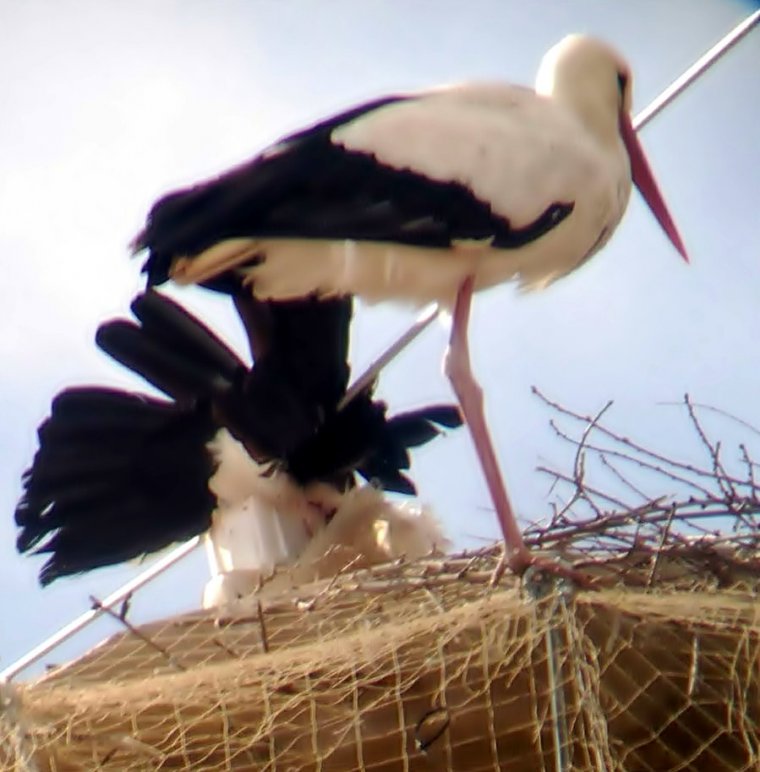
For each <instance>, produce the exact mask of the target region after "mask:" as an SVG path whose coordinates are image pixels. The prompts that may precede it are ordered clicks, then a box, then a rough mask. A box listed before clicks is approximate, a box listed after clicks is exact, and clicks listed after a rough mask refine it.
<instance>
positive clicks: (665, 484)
mask: <svg viewBox="0 0 760 772" xmlns="http://www.w3.org/2000/svg"><path fill="white" fill-rule="evenodd" d="M534 393H535V394H536V395H537V396H538V397H539V399H541V400H542V401H543V402H544V403H545V404H546V405H547V406H548V407H549V408H550V409H551V410H552V411H554V413H555V414H556V415H555V417H554V418H553V419H552V420H551V422H550V425H551V427H552V429H553V431H554V433H555V434H556V436H557V437H558V438H559V439H560V440H561V441H562V443H563V444H565V445H566V446H568V447H569V448H571V449H572V451H573V460H572V464H571V471H569V472H568V471H563V470H562V469H558V468H554V467H551V466H548V465H542V466H540V467H539V471H540V472H541V473H543V474H546V475H548V476H549V477H550V478H551V481H552V492H553V493H554V495H555V497H556V500H555V501H554V502H553V503H552V512H551V515H550V517H549V518H548V520H547V521H542V522H541V523H535V524H533V525H531V526H530V527H529V528H528V529H527V530H526V532H525V540H526V543H527V544H528V546H530V547H531V548H533V549H536V550H547V551H551V552H556V553H557V554H559V555H560V556H561V557H562V558H564V559H565V560H567V561H568V562H570V563H571V564H572V565H573V567H574V568H577V569H589V570H591V572H592V573H600V572H601V573H603V574H605V575H607V576H608V577H617V578H620V579H621V580H623V581H624V583H633V584H642V583H643V584H644V585H645V586H653V585H655V584H660V583H662V582H663V581H665V582H666V583H667V582H668V581H673V580H677V579H679V578H683V579H684V580H688V581H689V582H692V583H693V582H694V580H695V577H697V576H700V575H701V581H702V582H703V586H705V587H708V586H712V587H716V588H719V587H733V586H736V585H737V584H740V583H745V582H750V583H753V584H754V582H755V581H756V580H757V579H758V578H760V550H759V548H760V487H758V482H757V480H756V473H757V469H758V464H757V462H755V461H754V460H753V459H752V457H751V455H750V451H749V450H748V446H747V444H746V443H742V442H740V443H738V446H737V448H736V449H735V450H736V452H734V453H732V454H731V455H732V458H731V461H730V462H729V461H728V460H726V459H727V456H729V453H727V452H726V450H725V448H724V447H723V445H722V444H721V442H716V441H713V440H711V439H710V438H709V436H708V433H707V431H706V429H705V427H704V425H703V423H702V421H701V420H700V418H699V415H698V409H697V406H695V404H694V403H693V402H692V400H691V399H690V398H689V396H688V395H686V396H685V397H684V401H683V405H684V409H685V411H686V414H687V417H688V421H689V424H690V426H691V428H692V430H693V433H694V436H695V438H696V441H697V444H698V447H700V448H702V449H703V451H704V455H705V456H706V457H707V459H708V464H702V465H700V464H699V463H694V462H689V461H684V460H681V459H678V458H672V457H670V456H668V455H667V454H665V453H662V452H658V451H656V450H653V449H650V448H647V447H645V446H644V445H643V444H641V443H638V442H636V441H634V440H632V439H630V438H629V437H627V436H625V435H624V434H622V433H621V432H619V431H616V430H614V429H613V428H611V427H610V426H609V425H608V424H607V423H605V422H604V421H603V419H604V418H605V417H606V416H607V414H608V412H609V410H610V408H611V406H612V402H608V403H607V404H605V405H604V407H603V408H602V409H601V410H599V411H598V412H597V413H596V414H595V415H582V414H580V413H577V412H575V411H573V410H570V409H568V408H566V407H564V406H562V405H560V404H558V403H557V402H554V401H552V400H550V399H549V398H547V397H546V396H545V395H543V394H542V393H541V392H540V391H539V390H538V389H535V388H534ZM701 407H702V409H706V410H713V411H714V410H715V409H714V408H704V406H701ZM715 412H719V411H715ZM745 426H746V425H745ZM747 428H748V429H749V430H751V431H756V430H754V429H753V428H752V427H747ZM735 467H738V468H735ZM592 477H593V478H603V479H606V480H608V481H610V480H611V481H612V483H611V484H610V483H609V482H608V483H607V484H604V483H601V484H600V483H599V482H594V481H592ZM650 491H656V493H654V492H650ZM663 491H666V493H663ZM647 567H648V568H647Z"/></svg>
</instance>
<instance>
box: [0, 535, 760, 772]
mask: <svg viewBox="0 0 760 772" xmlns="http://www.w3.org/2000/svg"><path fill="white" fill-rule="evenodd" d="M498 569H499V553H498V551H497V550H484V551H481V552H479V553H476V554H464V555H460V556H455V557H448V558H441V559H428V560H422V561H417V562H414V563H404V562H401V563H398V564H395V565H387V566H380V567H377V568H375V569H370V570H365V571H361V572H357V573H354V574H345V575H341V576H338V577H337V578H336V579H334V580H332V581H329V582H322V583H320V584H315V585H311V586H309V587H303V588H299V589H298V590H297V591H294V592H291V593H288V594H287V595H285V596H282V597H279V598H274V599H270V600H268V601H266V602H262V603H258V602H256V601H250V602H249V603H247V604H245V605H241V606H239V607H237V608H236V609H234V611H227V612H224V613H221V612H217V613H216V614H214V613H209V612H203V613H193V614H188V615H184V616H179V617H174V618H171V619H168V620H163V621H160V622H154V623H151V624H148V625H144V626H142V627H140V628H136V629H132V630H130V629H126V630H125V631H124V632H122V633H119V634H117V635H115V636H113V637H112V638H111V639H109V640H108V641H106V642H105V643H103V644H102V645H100V646H99V647H96V648H95V649H93V650H92V651H90V652H89V653H88V654H86V655H85V656H83V657H81V658H80V659H78V660H76V661H74V662H72V663H70V664H69V665H67V666H64V667H62V668H59V669H58V670H56V671H55V672H53V673H50V674H48V675H47V676H46V677H44V678H42V679H41V680H39V681H38V682H36V683H31V684H28V685H21V686H14V687H10V686H7V687H5V691H4V692H3V695H2V698H3V706H4V707H3V711H2V714H0V715H1V716H2V723H0V727H1V728H0V740H1V742H0V748H2V750H0V760H1V761H2V764H3V769H17V770H59V771H63V770H89V769H103V770H153V769H156V770H168V769H192V770H223V769H253V770H258V769H261V770H296V769H297V770H336V772H338V771H342V770H347V771H348V770H378V771H379V770H494V769H506V770H526V771H527V770H531V771H533V770H540V769H549V770H551V769H574V770H658V771H660V770H679V769H682V770H687V769H695V770H732V771H733V770H757V769H760V613H759V612H758V605H757V602H756V600H755V588H754V587H752V586H749V585H745V586H743V587H736V588H734V589H732V590H720V591H718V590H716V589H715V588H714V587H703V589H700V587H701V586H702V585H700V583H699V582H698V581H695V580H694V574H692V575H691V576H692V578H691V580H690V582H691V584H690V587H689V588H688V589H686V588H685V586H684V584H683V582H684V581H685V580H684V578H683V575H681V574H678V572H675V573H676V574H678V575H679V577H680V578H679V580H678V581H674V582H668V583H666V582H661V583H660V584H659V586H658V587H657V588H656V589H654V588H652V587H649V588H647V589H641V588H635V587H631V586H627V587H626V586H618V587H616V588H608V589H604V590H601V591H596V592H590V591H589V592H585V591H572V592H570V591H562V590H561V588H559V589H558V588H557V587H556V586H554V585H553V584H550V585H548V586H547V587H544V588H541V586H540V584H539V585H537V586H538V590H537V591H536V592H535V593H533V594H529V593H527V591H526V590H525V589H524V588H522V589H521V588H519V587H517V586H516V585H515V582H514V580H513V579H512V578H510V577H509V576H508V575H506V576H501V572H500V571H499V570H498Z"/></svg>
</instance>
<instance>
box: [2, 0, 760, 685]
mask: <svg viewBox="0 0 760 772" xmlns="http://www.w3.org/2000/svg"><path fill="white" fill-rule="evenodd" d="M758 22H760V11H755V12H754V13H752V14H751V15H750V16H748V17H747V18H746V19H745V20H744V21H743V22H741V23H740V24H738V25H737V26H736V27H734V29H733V30H731V32H729V33H728V34H727V35H726V36H725V37H723V38H722V39H721V40H720V41H718V42H717V43H716V44H715V45H714V46H713V47H712V48H710V50H709V51H707V53H705V54H704V55H703V56H701V57H700V58H699V59H698V60H697V61H696V62H695V63H694V64H693V65H692V66H691V67H689V68H688V69H687V70H686V71H685V72H684V73H683V74H682V75H680V76H679V77H678V78H676V79H675V80H674V81H673V82H672V83H671V84H670V85H669V86H668V87H667V88H666V89H665V90H664V91H663V92H662V93H661V94H660V95H659V96H658V97H657V98H656V99H654V100H653V101H652V102H651V103H650V104H649V105H648V106H647V107H645V108H644V109H643V110H642V111H641V112H640V113H639V114H638V115H637V116H636V117H635V118H634V120H633V126H634V128H635V129H637V130H640V129H642V128H644V126H646V125H647V124H648V123H649V122H650V121H651V120H652V119H653V118H654V117H655V116H657V115H658V114H659V113H660V112H661V111H662V110H663V109H664V108H665V107H667V105H669V104H670V103H671V102H672V101H673V100H674V99H675V98H676V97H677V96H678V95H679V94H681V93H682V92H683V91H684V90H685V89H686V88H687V87H688V86H690V85H691V84H692V83H693V82H694V81H695V80H697V79H698V78H699V77H701V76H702V75H703V74H704V73H705V72H707V70H708V69H709V68H710V67H712V65H714V64H715V63H716V62H717V61H718V60H719V59H720V58H721V57H722V56H723V55H724V54H726V53H727V52H728V51H729V50H730V49H731V48H733V46H734V45H736V43H738V42H739V41H740V40H741V39H742V38H743V37H744V36H745V35H747V34H748V33H749V32H750V31H751V30H752V29H753V28H754V27H755V26H756V25H757V24H758ZM438 313H439V309H438V307H437V306H429V307H428V308H426V309H425V310H424V311H423V312H422V313H421V314H420V316H419V317H418V318H417V320H416V321H415V322H414V324H413V325H412V326H411V327H410V328H409V329H408V330H407V331H406V332H404V334H403V335H401V336H400V337H399V338H398V340H396V341H394V343H392V344H391V345H390V346H389V347H388V348H387V349H386V350H385V351H384V352H383V353H382V354H381V355H380V356H379V357H377V359H375V360H374V361H373V362H372V363H371V364H370V366H369V367H368V368H367V370H365V371H364V372H363V373H362V375H361V376H359V378H358V379H357V380H356V381H354V383H353V384H352V385H351V386H350V388H349V390H348V392H347V393H346V396H345V397H344V398H343V401H342V402H341V404H340V407H341V408H342V407H344V406H345V404H347V403H348V402H349V401H350V400H351V399H353V397H354V396H356V394H358V393H359V392H360V391H361V390H362V389H363V388H365V387H366V386H367V385H368V384H369V383H371V382H372V381H373V380H374V379H375V378H376V377H377V376H378V374H379V373H380V371H381V370H382V369H383V368H384V367H385V366H386V365H387V364H389V363H390V362H391V361H392V360H393V359H395V357H397V356H398V355H399V354H400V353H401V352H402V351H403V350H404V349H405V348H406V347H407V346H408V345H409V344H410V343H411V342H412V341H414V340H415V339H416V338H417V337H418V336H419V335H420V334H421V333H422V331H423V330H424V329H425V328H426V327H428V326H429V325H430V324H431V323H432V321H433V320H434V319H436V318H437V316H438ZM199 543H200V537H199V536H195V537H193V538H192V539H190V541H188V542H185V544H182V545H180V546H179V547H177V548H176V549H174V550H172V551H171V552H169V553H168V554H167V555H165V556H164V557H163V558H161V559H160V560H157V561H156V562H155V563H154V564H153V565H152V566H150V568H148V569H146V570H145V571H143V572H142V573H141V574H138V575H137V576H136V577H135V578H134V579H132V580H130V581H129V582H127V583H126V584H124V585H122V587H120V588H119V589H118V590H116V591H115V592H113V593H112V594H111V595H109V596H108V597H107V598H106V599H105V600H104V601H103V602H102V604H101V605H100V607H99V608H96V609H90V610H89V611H86V612H85V613H84V614H81V615H80V616H78V617H77V618H76V619H75V620H74V621H72V622H70V623H69V624H68V625H66V626H65V627H62V628H61V629H60V630H58V632H56V633H54V634H53V635H51V636H50V637H49V638H47V639H45V640H44V641H43V642H42V643H40V644H39V645H38V646H35V647H34V648H33V649H31V650H30V651H29V652H27V653H26V654H25V655H24V656H23V657H20V658H19V659H17V660H16V661H15V662H13V663H12V664H11V665H9V666H8V667H7V668H5V670H3V671H0V682H2V681H10V680H11V679H13V678H15V677H16V676H17V675H18V674H19V673H20V672H22V671H23V670H25V669H26V668H27V667H29V666H30V665H32V664H34V663H35V662H37V661H38V660H39V659H41V658H42V657H44V656H45V655H46V654H48V653H49V652H50V651H52V650H53V649H54V648H55V647H56V646H58V645H59V644H61V643H63V642H64V641H66V640H68V639H69V638H70V637H71V636H72V635H75V634H76V633H78V632H79V631H80V630H82V629H83V628H84V627H86V626H87V625H88V624H90V622H92V621H93V620H94V619H96V618H97V617H99V616H100V615H101V614H103V613H105V611H106V610H107V609H110V608H112V607H113V606H115V605H117V604H118V603H121V602H122V601H123V600H125V599H126V598H127V597H128V596H129V595H131V594H132V593H133V592H134V591H135V590H138V589H139V588H141V587H143V586H144V585H146V584H148V583H149V582H150V581H152V580H153V579H154V578H155V577H156V576H159V575H160V574H162V573H163V572H164V571H166V570H167V569H168V568H170V567H171V566H172V565H174V564H175V563H177V562H178V561H180V560H182V559H183V558H184V557H186V556H187V555H189V554H190V553H191V552H192V551H193V550H194V549H195V548H196V547H197V546H198V544H199Z"/></svg>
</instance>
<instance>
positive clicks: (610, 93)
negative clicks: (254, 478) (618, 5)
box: [134, 35, 686, 571]
mask: <svg viewBox="0 0 760 772" xmlns="http://www.w3.org/2000/svg"><path fill="white" fill-rule="evenodd" d="M630 109H631V75H630V70H629V68H628V65H627V64H626V63H625V62H624V61H623V60H622V59H621V58H620V56H618V54H617V53H615V52H614V51H613V50H612V49H611V48H610V47H609V46H607V45H606V44H604V43H602V42H600V41H597V40H594V39H591V38H588V37H583V36H578V35H573V36H570V37H568V38H566V39H564V40H563V41H561V42H560V43H559V44H558V45H556V46H555V47H554V48H552V49H551V50H550V51H549V52H548V53H547V54H546V55H545V57H544V59H543V61H542V63H541V66H540V69H539V72H538V77H537V82H536V88H535V91H534V90H530V89H528V88H524V87H521V86H514V85H507V84H500V83H490V84H464V85H456V86H447V87H442V88H437V89H433V90H430V91H424V92H420V93H416V94H410V95H403V96H392V97H388V98H384V99H379V100H376V101H374V102H371V103H368V104H365V105H362V106H359V107H356V108H354V109H352V110H349V111H347V112H344V113H342V114H341V115H338V116H335V117H332V118H329V119H327V120H325V121H322V122H321V123H319V124H317V125H315V126H313V127H311V128H308V129H305V130H303V131H301V132H298V133H296V134H293V135H292V136H289V137H287V138H285V139H283V140H282V141H280V142H278V143H277V144H275V145H273V146H272V147H270V148H268V149H267V150H265V151H264V152H262V153H261V154H259V155H258V156H256V157H255V158H253V159H252V160H251V161H249V162H248V163H246V164H244V165H242V166H240V167H237V168H235V169H233V170H231V171H229V172H227V173H225V174H223V175H222V176H220V177H218V178H216V179H213V180H210V181H208V182H205V183H203V184H200V185H197V186H195V187H192V188H189V189H187V190H183V191H179V192H176V193H173V194H170V195H168V196H166V197H165V198H163V199H162V200H160V201H159V202H158V203H157V204H156V205H155V206H154V207H153V209H152V211H151V213H150V216H149V219H148V223H147V225H146V228H145V230H144V231H143V232H142V233H140V234H139V235H138V236H137V238H136V239H135V242H134V247H135V249H136V250H140V249H147V250H148V251H149V255H148V259H147V262H146V263H145V266H144V270H145V271H146V272H147V273H148V280H149V283H151V284H157V283H161V282H163V281H165V280H167V279H168V278H172V279H174V280H175V281H177V282H179V283H183V284H186V283H201V284H204V285H206V286H209V287H212V288H217V289H220V288H221V289H225V288H228V287H229V286H236V287H238V288H239V287H240V286H241V285H244V286H247V287H249V288H250V292H252V293H253V295H254V296H255V297H257V298H266V299H271V300H275V301H276V300H285V299H292V298H301V297H306V296H310V295H314V294H317V295H319V296H323V297H331V296H337V295H345V294H352V295H353V294H356V295H359V296H361V297H363V298H364V299H365V300H368V301H371V302H372V301H380V300H406V301H411V302H413V303H417V304H421V303H425V302H429V301H437V302H439V303H441V304H444V305H448V306H450V307H453V309H454V311H453V323H452V330H451V337H450V346H449V355H448V358H447V374H448V376H449V378H450V380H451V382H452V385H453V388H454V390H455V392H456V394H457V396H458V398H459V401H460V404H461V406H462V411H463V413H464V416H465V418H466V421H467V423H468V425H469V427H470V430H471V433H472V436H473V440H474V442H475V446H476V449H477V452H478V455H479V457H480V461H481V464H482V466H483V471H484V474H485V477H486V481H487V483H488V486H489V490H490V492H491V496H492V498H493V501H494V505H495V508H496V511H497V514H498V517H499V521H500V524H501V527H502V530H503V533H504V538H505V542H506V545H507V547H508V550H509V555H510V565H511V566H512V567H513V568H514V569H515V570H518V571H521V570H523V569H524V568H525V567H526V566H527V565H529V564H530V563H531V562H532V556H531V555H530V554H529V552H528V550H527V549H526V548H525V546H524V543H523V540H522V537H521V534H520V531H519V528H518V526H517V523H516V520H515V517H514V514H513V511H512V508H511V506H510V503H509V499H508V497H507V493H506V489H505V487H504V484H503V482H502V478H501V475H500V472H499V469H498V464H497V462H496V457H495V454H494V451H493V447H492V443H491V440H490V438H489V434H488V430H487V425H486V421H485V417H484V414H483V404H482V393H481V391H480V388H479V386H478V385H477V383H476V381H475V380H474V378H473V376H472V374H471V372H470V365H469V352H468V345H467V326H468V319H469V311H470V304H471V299H472V293H473V291H474V290H480V289H485V288H487V287H491V286H494V285H497V284H499V283H501V282H505V281H509V280H516V281H518V282H519V283H520V284H521V286H523V287H528V288H538V287H543V286H546V285H547V284H549V283H550V282H552V281H554V280H556V279H558V278H560V277H561V276H563V275H565V274H567V273H569V272H570V271H572V270H574V269H575V268H577V267H579V266H580V265H581V264H583V263H584V262H585V261H586V260H587V259H588V258H589V257H591V256H592V255H593V254H595V253H596V252H597V251H598V250H599V249H600V248H601V247H602V246H603V245H604V244H606V243H607V241H608V240H609V238H610V237H611V235H612V233H613V231H614V230H615V228H616V227H617V225H618V223H619V222H620V220H621V218H622V216H623V213H624V212H625V208H626V206H627V203H628V199H629V196H630V191H631V182H632V181H633V182H634V183H635V184H636V185H637V187H638V188H639V190H640V191H641V193H642V194H643V196H644V198H645V199H646V200H647V202H648V203H649V206H650V207H651V209H652V211H653V213H654V214H655V216H656V217H657V219H658V220H659V222H660V224H661V225H662V227H663V229H664V230H665V232H666V234H667V235H668V237H669V238H670V240H671V241H672V242H673V244H674V245H675V247H676V249H677V250H678V251H679V252H680V253H681V255H682V256H683V257H684V258H685V259H686V251H685V248H684V246H683V243H682V241H681V239H680V236H679V235H678V232H677V230H676V227H675V225H674V223H673V221H672V219H671V217H670V215H669V213H668V211H667V209H666V207H665V204H664V202H663V199H662V196H661V195H660V193H659V191H658V188H657V185H656V184H655V182H654V178H653V176H652V173H651V171H650V169H649V166H648V164H647V162H646V160H645V157H644V154H643V152H642V150H641V147H640V146H639V144H638V141H637V140H636V137H635V133H634V131H633V128H632V125H631V120H630Z"/></svg>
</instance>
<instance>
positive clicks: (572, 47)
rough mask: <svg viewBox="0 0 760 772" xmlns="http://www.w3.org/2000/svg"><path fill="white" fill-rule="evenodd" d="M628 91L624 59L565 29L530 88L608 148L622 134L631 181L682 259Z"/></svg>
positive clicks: (597, 42) (616, 143)
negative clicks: (634, 122) (564, 109)
mask: <svg viewBox="0 0 760 772" xmlns="http://www.w3.org/2000/svg"><path fill="white" fill-rule="evenodd" d="M631 91H632V77H631V70H630V67H629V66H628V64H627V63H626V61H625V60H624V59H623V58H622V57H621V56H620V55H619V54H618V53H617V52H616V51H615V50H614V49H613V48H611V47H610V46H608V45H607V44H606V43H603V42H601V41H600V40H596V39H594V38H590V37H586V36H585V35H568V36H567V37H566V38H564V39H563V40H561V41H560V42H559V43H557V45H555V46H554V47H553V48H551V49H550V50H549V51H548V52H547V53H546V54H545V55H544V58H543V59H542V60H541V66H540V67H539V70H538V75H537V76H536V92H537V93H538V94H542V95H544V96H548V97H551V98H552V99H553V100H556V101H557V102H560V103H561V104H563V105H565V106H566V107H567V108H568V109H569V110H571V111H572V112H573V113H574V114H575V115H576V116H577V117H578V118H579V119H580V121H581V123H582V124H583V125H584V126H585V128H586V129H587V130H588V132H589V133H590V134H592V135H593V136H594V137H595V138H596V140H597V141H598V142H599V143H600V144H602V145H604V146H605V147H608V148H612V149H614V148H616V147H619V146H620V143H621V140H622V143H623V145H624V146H625V150H626V152H627V154H628V158H629V161H630V168H631V177H632V179H633V182H634V184H635V185H636V187H637V188H638V189H639V191H640V193H641V195H642V196H643V197H644V200H645V201H646V202H647V204H648V205H649V208H650V209H651V210H652V213H653V214H654V215H655V217H656V218H657V220H658V221H659V223H660V225H661V226H662V229H663V230H664V231H665V233H666V234H667V235H668V238H669V239H670V241H671V242H672V243H673V246H675V248H676V249H677V250H678V252H679V253H680V254H681V256H682V257H683V258H684V260H686V261H687V262H688V257H687V255H686V248H685V247H684V245H683V241H682V240H681V237H680V235H679V234H678V230H677V228H676V226H675V223H674V222H673V219H672V217H671V216H670V213H669V212H668V209H667V207H666V206H665V201H664V200H663V198H662V194H661V193H660V191H659V188H658V187H657V183H656V182H655V180H654V175H653V174H652V171H651V169H650V168H649V163H648V162H647V160H646V157H645V155H644V151H643V150H642V148H641V145H640V144H639V141H638V139H637V138H636V133H635V131H634V129H633V125H632V124H631V104H632V97H631ZM621 152H622V151H621Z"/></svg>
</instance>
